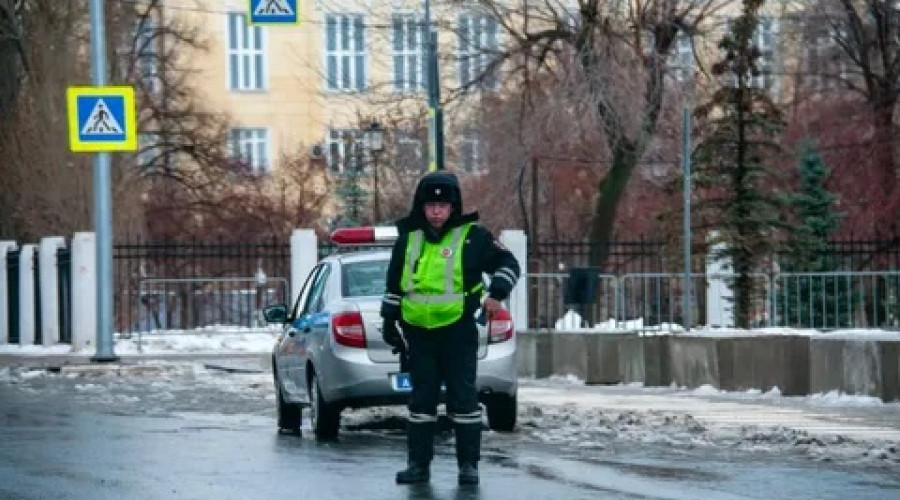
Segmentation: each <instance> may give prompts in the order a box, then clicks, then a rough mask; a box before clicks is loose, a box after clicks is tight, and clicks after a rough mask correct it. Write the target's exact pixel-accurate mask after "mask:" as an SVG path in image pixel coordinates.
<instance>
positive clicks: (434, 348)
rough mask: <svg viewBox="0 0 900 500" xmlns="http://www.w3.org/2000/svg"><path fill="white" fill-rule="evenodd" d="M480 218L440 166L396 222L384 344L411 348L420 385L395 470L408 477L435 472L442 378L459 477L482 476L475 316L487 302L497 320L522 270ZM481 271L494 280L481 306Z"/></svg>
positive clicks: (468, 480)
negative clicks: (404, 460)
mask: <svg viewBox="0 0 900 500" xmlns="http://www.w3.org/2000/svg"><path fill="white" fill-rule="evenodd" d="M477 221H478V213H477V212H474V213H470V214H463V213H462V196H461V193H460V188H459V181H457V179H456V177H455V176H454V175H453V174H451V173H448V172H446V171H439V172H433V173H429V174H427V175H425V176H424V177H423V178H422V179H421V180H420V181H419V184H418V186H417V187H416V194H415V198H414V200H413V205H412V210H411V211H410V213H409V216H407V217H406V218H404V219H401V220H400V221H398V223H397V229H398V231H397V232H398V239H397V241H396V242H395V243H394V248H393V252H392V254H391V262H390V265H389V266H388V271H387V290H386V293H385V295H384V299H383V301H382V305H381V316H382V318H383V319H384V325H383V329H382V336H383V338H384V341H385V342H386V343H388V344H389V345H392V346H394V347H398V348H405V347H408V355H409V366H408V368H409V372H410V377H411V380H412V387H413V388H412V394H411V395H410V400H409V422H408V424H407V451H408V467H407V468H406V469H405V470H402V471H400V472H398V473H397V483H400V484H409V483H422V482H427V481H428V480H429V478H430V469H429V468H430V465H431V459H432V457H433V455H434V432H435V427H436V424H437V406H438V399H439V398H440V391H441V384H442V383H443V384H444V385H445V386H446V391H447V399H446V403H447V414H448V417H449V418H450V419H451V420H452V421H453V424H454V431H455V434H456V460H457V464H458V465H459V484H477V483H478V460H479V458H480V455H481V425H482V424H481V409H480V406H479V404H478V394H477V390H476V387H475V370H476V362H477V351H478V330H477V327H476V322H475V313H476V311H477V310H478V308H479V306H481V307H483V311H484V313H485V315H486V317H487V319H488V320H489V319H490V317H491V316H492V315H493V314H494V313H496V312H497V311H498V310H499V309H500V308H501V307H502V306H501V303H500V301H502V300H504V299H506V298H507V297H508V296H509V293H510V291H511V290H512V288H513V286H514V285H515V283H516V280H517V279H518V277H519V264H518V262H516V258H515V257H514V256H513V255H512V253H511V252H510V251H509V250H507V249H506V248H504V247H503V245H502V244H500V243H499V242H497V241H496V240H495V239H494V237H493V236H492V235H491V233H490V232H489V231H488V230H487V229H485V228H484V227H482V226H480V225H478V222H477ZM483 273H484V274H488V275H490V276H491V280H490V285H489V286H488V288H487V298H485V299H484V303H483V304H482V300H481V299H482V297H483V296H484V283H483V282H482V274H483ZM398 324H399V325H398ZM398 326H399V327H400V328H402V331H403V334H401V333H400V330H399V329H398Z"/></svg>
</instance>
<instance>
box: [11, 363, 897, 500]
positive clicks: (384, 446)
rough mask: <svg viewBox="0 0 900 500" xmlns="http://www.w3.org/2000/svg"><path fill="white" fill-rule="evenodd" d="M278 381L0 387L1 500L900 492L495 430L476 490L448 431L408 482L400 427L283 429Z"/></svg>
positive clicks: (141, 379) (176, 376) (748, 463)
mask: <svg viewBox="0 0 900 500" xmlns="http://www.w3.org/2000/svg"><path fill="white" fill-rule="evenodd" d="M268 377H269V375H268V374H267V373H265V372H260V373H253V372H252V371H251V372H250V373H241V372H227V371H221V370H208V369H205V368H203V367H202V365H181V366H177V367H175V368H173V367H166V366H163V367H150V368H148V369H146V370H129V371H127V372H123V373H119V374H116V373H110V372H98V373H97V374H90V373H88V374H85V373H80V374H77V375H73V374H67V373H66V372H64V373H61V374H52V373H51V374H46V373H41V372H35V374H34V376H30V377H25V378H22V379H19V380H17V381H16V382H15V383H10V382H5V383H4V382H0V500H32V499H54V500H56V499H79V500H81V499H89V500H103V499H116V500H122V499H147V500H155V499H167V500H168V499H198V500H200V499H202V500H206V499H216V500H228V499H251V498H252V499H275V498H285V499H287V498H291V499H293V498H316V499H344V498H366V499H382V498H384V499H397V498H400V499H404V498H417V499H418V498H421V499H451V498H452V499H491V500H494V499H499V500H503V499H516V500H523V499H588V498H590V499H596V498H603V499H606V498H609V499H619V498H648V499H656V498H666V499H670V498H671V499H707V498H709V499H716V498H721V499H737V498H744V499H748V498H752V499H768V498H791V499H802V498H810V499H812V498H816V499H819V498H834V499H843V498H872V499H881V498H884V499H889V498H891V499H896V498H898V497H900V483H898V482H897V478H892V477H887V476H885V474H884V473H882V472H879V471H877V470H874V471H872V470H858V469H842V468H839V467H829V468H825V467H824V466H823V465H819V466H816V465H814V464H809V463H802V462H796V461H788V460H779V459H778V457H770V458H768V459H760V458H759V457H755V458H750V457H744V456H739V455H735V454H733V453H731V452H729V450H719V451H717V452H710V451H709V450H704V451H702V452H698V451H696V450H693V451H692V450H671V449H661V448H649V447H641V446H637V445H635V446H618V447H610V448H608V449H606V450H603V451H602V452H597V451H593V452H592V451H585V452H584V453H572V452H571V451H565V450H560V449H556V448H554V447H553V446H549V445H544V444H539V443H535V442H529V441H527V440H525V439H523V438H522V437H521V436H520V435H518V434H515V433H514V434H496V433H490V434H487V435H486V437H485V449H484V453H483V455H484V459H483V461H482V463H481V476H482V484H481V485H480V486H478V487H476V488H472V487H458V486H457V485H456V467H455V460H454V458H453V449H452V441H451V440H450V439H449V438H450V436H449V434H444V435H442V436H441V439H440V441H441V444H440V445H439V446H438V449H437V453H438V456H437V458H436V460H435V463H434V465H433V471H432V474H433V477H432V480H431V483H430V485H426V486H415V487H405V486H397V485H395V484H394V482H393V476H394V473H395V472H396V470H397V469H398V467H399V466H400V465H401V464H403V463H404V461H405V441H404V437H403V433H402V426H403V422H402V420H401V419H399V418H397V417H396V416H395V415H394V416H390V415H388V416H384V417H379V416H377V414H375V416H374V417H373V415H372V414H368V413H367V414H365V415H364V416H363V417H360V416H359V415H355V414H354V413H353V412H349V413H348V416H347V418H345V420H344V423H345V428H344V429H342V434H341V437H340V439H339V440H337V441H335V442H318V441H316V440H315V439H314V438H313V437H312V433H311V432H305V433H303V434H301V435H295V434H280V433H278V432H276V431H275V425H274V420H275V419H274V417H275V415H274V413H275V412H274V397H273V396H272V389H271V382H270V380H269V378H268Z"/></svg>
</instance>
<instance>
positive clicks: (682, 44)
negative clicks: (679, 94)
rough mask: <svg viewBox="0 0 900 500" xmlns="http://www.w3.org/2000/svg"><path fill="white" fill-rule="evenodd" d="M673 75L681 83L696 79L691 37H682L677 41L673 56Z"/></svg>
mask: <svg viewBox="0 0 900 500" xmlns="http://www.w3.org/2000/svg"><path fill="white" fill-rule="evenodd" d="M672 58H673V60H672V66H671V68H672V74H673V75H674V76H675V80H677V81H679V82H689V81H691V80H692V79H693V77H694V44H693V42H692V41H691V37H689V36H687V35H684V34H682V35H680V36H679V37H678V39H677V40H676V41H675V52H674V53H673V54H672Z"/></svg>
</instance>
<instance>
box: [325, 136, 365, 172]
mask: <svg viewBox="0 0 900 500" xmlns="http://www.w3.org/2000/svg"><path fill="white" fill-rule="evenodd" d="M325 142H326V144H327V151H328V153H327V162H328V168H329V169H330V170H331V171H333V172H336V173H342V172H344V171H345V170H346V169H347V168H350V167H353V166H354V165H352V162H354V161H357V160H359V161H361V160H362V158H361V157H360V156H358V155H359V154H361V153H362V146H363V143H362V132H361V131H359V130H355V129H335V128H333V129H331V130H329V131H328V139H327V140H326V141H325ZM348 154H349V155H351V156H349V157H348ZM348 162H351V164H350V165H348V164H347V163H348Z"/></svg>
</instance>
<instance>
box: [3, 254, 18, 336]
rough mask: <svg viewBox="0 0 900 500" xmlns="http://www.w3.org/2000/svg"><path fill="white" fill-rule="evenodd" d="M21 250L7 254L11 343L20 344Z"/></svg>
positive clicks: (7, 296) (8, 311)
mask: <svg viewBox="0 0 900 500" xmlns="http://www.w3.org/2000/svg"><path fill="white" fill-rule="evenodd" d="M20 253H21V250H10V251H9V252H8V253H7V254H6V300H7V302H8V306H9V307H8V308H7V309H6V310H7V321H8V324H7V326H8V330H7V332H9V343H10V344H18V343H19V254H20Z"/></svg>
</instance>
